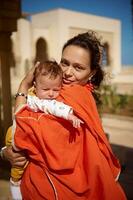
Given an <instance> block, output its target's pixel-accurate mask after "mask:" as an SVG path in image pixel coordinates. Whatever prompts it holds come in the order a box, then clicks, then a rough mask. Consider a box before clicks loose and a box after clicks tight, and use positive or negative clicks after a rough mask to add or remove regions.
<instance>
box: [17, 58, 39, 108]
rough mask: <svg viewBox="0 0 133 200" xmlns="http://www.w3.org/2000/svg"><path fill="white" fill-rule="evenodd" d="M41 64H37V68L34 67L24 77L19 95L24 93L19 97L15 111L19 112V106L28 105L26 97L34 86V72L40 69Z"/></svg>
mask: <svg viewBox="0 0 133 200" xmlns="http://www.w3.org/2000/svg"><path fill="white" fill-rule="evenodd" d="M39 63H40V62H37V63H36V64H35V66H33V67H32V68H31V69H30V70H29V71H28V73H27V74H26V76H25V77H24V79H23V80H22V81H21V83H20V85H19V88H18V92H17V93H23V96H22V95H20V96H19V95H18V96H17V98H16V101H15V110H14V111H16V110H17V108H18V106H19V105H21V104H26V103H27V100H26V98H25V97H26V95H27V93H28V90H29V88H31V87H32V86H33V81H34V72H35V69H36V67H38V65H39Z"/></svg>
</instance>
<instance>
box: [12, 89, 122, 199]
mask: <svg viewBox="0 0 133 200" xmlns="http://www.w3.org/2000/svg"><path fill="white" fill-rule="evenodd" d="M58 100H60V101H63V102H64V103H66V104H68V105H70V106H72V108H73V109H74V112H75V113H76V115H77V116H78V117H80V118H81V119H82V120H83V121H84V124H83V125H81V127H80V128H78V129H75V128H74V127H73V126H72V124H71V123H70V122H69V121H67V120H65V119H61V118H56V117H54V116H51V115H47V114H45V113H42V112H38V113H35V112H32V111H31V110H30V109H29V108H27V106H25V107H24V108H22V109H21V110H20V111H19V112H18V113H17V114H16V116H15V118H16V119H15V120H16V128H15V135H14V142H15V146H16V147H17V148H19V149H23V150H25V151H26V152H27V154H28V156H29V164H28V166H27V168H26V169H25V172H24V174H23V177H22V182H21V191H22V195H23V199H24V200H43V199H48V200H54V199H55V200H125V199H126V197H125V194H124V192H123V191H122V189H121V187H120V185H119V183H118V182H117V178H118V176H119V173H120V165H119V162H118V160H117V159H116V158H115V156H114V155H113V153H112V150H111V148H110V145H109V143H108V141H107V139H106V136H105V134H104V131H103V129H102V126H101V121H100V119H99V116H98V112H97V108H96V105H95V101H94V99H93V96H92V94H91V87H90V86H89V85H87V86H80V85H73V86H68V87H64V88H63V89H62V91H61V94H60V97H59V98H58Z"/></svg>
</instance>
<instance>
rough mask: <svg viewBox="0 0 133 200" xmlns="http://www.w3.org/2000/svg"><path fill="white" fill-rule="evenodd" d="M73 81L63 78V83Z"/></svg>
mask: <svg viewBox="0 0 133 200" xmlns="http://www.w3.org/2000/svg"><path fill="white" fill-rule="evenodd" d="M72 82H73V81H71V80H68V79H65V78H63V83H65V84H71V83H72Z"/></svg>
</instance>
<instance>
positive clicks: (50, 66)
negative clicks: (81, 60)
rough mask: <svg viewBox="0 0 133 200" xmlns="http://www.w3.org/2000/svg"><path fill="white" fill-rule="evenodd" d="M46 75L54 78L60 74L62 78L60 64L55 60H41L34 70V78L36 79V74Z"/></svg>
mask: <svg viewBox="0 0 133 200" xmlns="http://www.w3.org/2000/svg"><path fill="white" fill-rule="evenodd" d="M40 75H41V76H47V75H49V76H50V78H52V79H55V78H56V77H57V76H60V77H61V79H62V75H63V72H62V69H61V67H60V65H59V64H58V63H57V62H56V61H50V60H47V61H45V62H41V63H40V64H39V65H38V66H37V67H36V69H35V72H34V80H35V81H36V78H37V77H38V76H40Z"/></svg>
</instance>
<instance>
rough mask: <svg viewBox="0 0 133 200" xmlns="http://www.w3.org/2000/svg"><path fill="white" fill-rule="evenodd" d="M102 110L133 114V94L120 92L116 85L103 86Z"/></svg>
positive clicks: (103, 111)
mask: <svg viewBox="0 0 133 200" xmlns="http://www.w3.org/2000/svg"><path fill="white" fill-rule="evenodd" d="M101 101H102V106H101V108H100V112H102V113H112V114H121V115H128V116H133V95H127V94H118V93H117V88H116V87H115V86H110V85H103V86H102V88H101Z"/></svg>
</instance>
